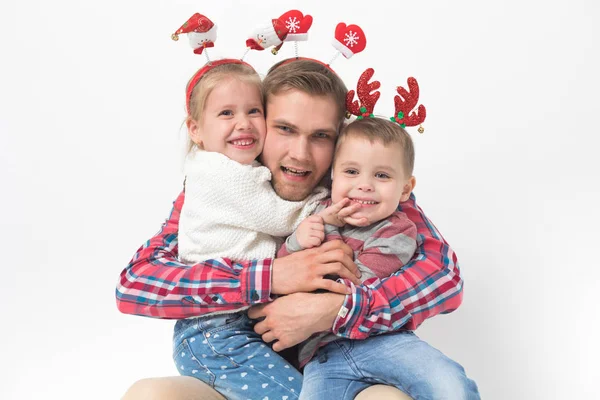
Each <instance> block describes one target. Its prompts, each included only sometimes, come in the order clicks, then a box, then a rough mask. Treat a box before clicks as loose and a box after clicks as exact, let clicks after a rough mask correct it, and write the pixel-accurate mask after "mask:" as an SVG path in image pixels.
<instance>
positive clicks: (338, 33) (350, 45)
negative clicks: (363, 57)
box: [332, 22, 367, 58]
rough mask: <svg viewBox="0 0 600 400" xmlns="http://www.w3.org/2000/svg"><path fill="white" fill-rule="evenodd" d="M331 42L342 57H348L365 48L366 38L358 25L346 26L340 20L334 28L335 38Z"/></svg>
mask: <svg viewBox="0 0 600 400" xmlns="http://www.w3.org/2000/svg"><path fill="white" fill-rule="evenodd" d="M332 44H333V47H335V48H336V50H337V51H339V52H340V53H342V54H343V55H344V57H346V58H350V57H352V56H353V55H355V54H356V53H360V52H361V51H363V50H364V49H365V46H366V45H367V38H366V37H365V33H364V32H363V30H362V29H361V27H360V26H358V25H348V26H346V24H345V23H343V22H340V23H339V24H338V25H337V26H336V28H335V39H333V42H332Z"/></svg>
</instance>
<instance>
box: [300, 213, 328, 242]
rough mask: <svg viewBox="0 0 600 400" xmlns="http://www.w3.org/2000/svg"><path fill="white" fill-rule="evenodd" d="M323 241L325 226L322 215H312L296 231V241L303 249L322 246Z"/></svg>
mask: <svg viewBox="0 0 600 400" xmlns="http://www.w3.org/2000/svg"><path fill="white" fill-rule="evenodd" d="M323 239H325V225H324V224H323V218H322V217H321V216H320V215H311V216H310V217H308V218H306V219H305V220H304V221H302V222H301V223H300V225H298V229H296V240H297V241H298V244H299V245H300V246H301V247H302V248H303V249H311V248H313V247H317V246H320V245H321V243H323Z"/></svg>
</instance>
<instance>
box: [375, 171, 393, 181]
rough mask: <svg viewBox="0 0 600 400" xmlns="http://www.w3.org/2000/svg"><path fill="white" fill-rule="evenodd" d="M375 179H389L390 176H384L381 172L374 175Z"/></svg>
mask: <svg viewBox="0 0 600 400" xmlns="http://www.w3.org/2000/svg"><path fill="white" fill-rule="evenodd" d="M375 178H379V179H389V178H390V176H389V175H388V174H384V173H383V172H378V173H376V174H375Z"/></svg>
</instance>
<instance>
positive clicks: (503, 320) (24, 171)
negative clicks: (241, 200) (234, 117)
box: [0, 0, 600, 399]
mask: <svg viewBox="0 0 600 400" xmlns="http://www.w3.org/2000/svg"><path fill="white" fill-rule="evenodd" d="M334 4H335V5H334ZM292 8H299V9H301V10H302V11H304V12H305V13H308V14H311V15H313V17H314V20H315V22H314V24H313V27H312V29H311V31H310V36H311V40H310V42H307V43H300V51H301V54H302V55H305V56H311V57H317V58H320V59H322V60H324V61H328V60H329V59H330V58H331V57H332V56H333V55H334V53H335V51H334V49H333V47H332V46H331V45H330V41H331V38H332V36H333V31H334V27H335V25H336V24H337V22H340V21H344V22H347V23H357V24H359V25H361V26H362V27H363V29H364V31H365V32H366V35H367V37H368V41H369V44H368V46H367V48H366V50H365V51H364V52H363V53H361V54H358V55H356V56H354V57H353V58H352V59H350V60H345V59H344V58H342V57H340V58H338V59H337V60H336V62H335V63H334V67H335V69H336V70H337V71H338V72H339V74H340V75H341V76H342V78H343V79H344V80H345V81H346V82H347V83H348V86H349V87H352V86H353V84H354V82H355V81H356V79H357V78H358V76H359V75H360V72H362V70H364V69H365V68H366V67H369V66H372V67H374V68H375V70H376V78H378V79H379V80H381V82H382V85H383V88H382V98H381V100H380V102H379V105H378V108H377V110H378V112H379V113H380V114H383V115H391V114H392V113H393V104H392V96H393V94H394V93H393V90H394V87H395V86H396V85H398V84H404V83H405V82H406V80H405V79H406V77H407V76H409V75H414V76H415V77H417V78H418V79H419V82H420V85H421V100H422V102H423V103H424V104H425V105H426V106H427V111H428V118H427V121H426V123H425V128H426V131H425V134H424V135H422V136H421V135H418V134H416V133H415V143H416V147H417V167H416V171H415V173H416V176H417V180H418V185H417V188H416V191H415V193H416V195H417V198H418V201H419V204H420V205H421V206H422V207H423V208H424V210H425V211H426V212H427V214H428V215H429V217H430V218H431V219H432V220H433V221H434V222H435V223H436V225H437V226H438V228H439V229H440V230H441V231H442V233H443V234H444V236H445V237H446V239H448V241H449V242H450V243H451V245H452V246H453V248H454V249H455V250H456V252H457V254H458V256H459V259H460V265H461V270H462V273H463V276H464V279H465V282H466V283H465V291H464V302H463V305H462V307H461V308H460V309H459V310H458V311H456V312H454V313H452V314H449V315H445V316H439V317H436V318H434V319H432V320H429V321H427V322H425V323H424V324H423V326H422V327H421V328H419V334H420V335H421V336H422V337H423V338H425V339H426V340H428V341H429V342H430V343H432V344H433V345H434V346H436V347H438V348H440V349H441V350H442V351H444V352H445V353H446V354H448V355H449V356H451V357H452V358H454V359H455V360H457V361H458V362H460V363H461V364H462V365H463V366H464V367H465V368H466V370H467V373H468V374H469V375H470V376H471V377H472V378H474V379H475V380H476V381H477V383H478V385H479V388H480V390H481V394H482V397H483V398H485V399H505V398H513V399H515V398H516V399H531V398H536V399H551V398H556V399H559V398H561V399H562V398H569V399H575V398H597V392H598V390H599V389H598V386H597V385H598V381H599V378H600V367H599V366H598V359H599V358H600V346H599V345H598V341H599V338H600V331H599V327H598V325H599V324H598V307H597V303H598V294H599V289H600V272H599V270H600V261H599V255H598V247H599V246H598V233H597V227H598V225H599V224H600V218H599V215H600V213H599V211H598V204H599V202H600V189H599V187H598V186H599V184H598V181H599V179H598V176H597V175H598V171H600V163H599V161H598V158H599V157H598V143H599V140H598V135H599V134H600V128H599V127H598V126H599V121H598V118H600V106H599V100H598V92H599V91H600V78H599V77H598V71H600V61H599V54H598V53H599V40H600V28H598V21H599V20H600V6H599V4H598V2H596V1H593V0H588V1H583V0H572V1H569V2H567V1H560V2H559V1H552V0H546V1H533V0H521V1H514V0H510V1H495V2H488V1H486V2H483V1H475V0H472V1H452V2H450V1H411V2H409V1H395V2H383V1H380V2H378V1H361V2H359V1H346V2H344V3H341V2H339V3H338V2H335V3H334V2H325V1H322V0H321V1H308V0H305V1H302V2H300V1H288V2H283V1H273V0H265V1H262V2H254V3H250V2H234V1H225V0H220V1H216V0H215V1H213V2H203V1H199V0H197V1H187V2H186V1H168V2H167V1H115V0H104V1H101V2H100V1H98V2H89V1H75V0H71V1H69V0H60V1H41V0H30V1H11V2H8V1H5V0H3V1H2V4H1V5H0V59H1V61H0V71H1V73H0V157H1V158H0V177H1V181H0V187H1V190H2V196H1V197H0V212H1V213H2V216H1V218H0V221H1V230H0V243H1V246H2V247H1V248H2V278H1V280H0V288H1V289H2V290H1V299H2V305H1V306H0V310H1V311H0V312H1V320H2V329H1V332H2V333H1V340H0V369H1V371H0V376H1V381H2V384H1V385H0V398H2V399H29V398H31V399H33V398H42V397H43V398H52V399H54V398H57V399H58V398H61V399H79V398H89V399H115V398H118V397H119V396H120V395H121V394H122V393H123V392H124V391H125V389H126V388H127V387H128V386H129V385H130V384H131V383H133V382H134V381H135V380H136V379H139V378H143V377H149V376H159V375H172V374H175V373H176V371H175V369H174V367H173V364H172V361H171V356H170V354H171V342H170V335H171V329H172V322H171V321H161V320H153V319H149V318H142V317H136V316H128V315H121V314H119V312H118V311H117V309H116V307H115V300H114V288H115V283H116V281H117V278H118V275H119V273H120V272H121V270H122V269H123V268H124V267H125V266H126V265H127V262H128V261H129V259H130V257H131V256H132V255H133V253H134V252H135V250H136V249H137V248H138V246H140V245H141V244H142V243H143V242H144V241H145V240H146V239H148V238H149V237H150V236H152V235H153V234H154V233H155V232H156V230H157V229H158V228H159V226H160V223H161V222H162V220H163V219H164V218H165V217H166V216H167V214H168V211H169V210H170V207H171V202H172V201H173V200H174V199H175V197H176V196H177V194H178V193H179V191H180V189H181V183H182V176H181V169H180V167H181V143H182V137H183V133H182V132H181V131H180V126H181V123H182V121H183V118H184V87H185V83H186V82H187V80H188V79H189V77H190V76H191V75H192V74H193V72H194V71H195V70H196V69H197V68H198V67H199V66H200V65H201V64H202V63H203V62H204V57H203V56H196V55H194V54H193V53H192V51H191V48H189V46H188V45H187V39H186V38H185V37H182V39H183V40H180V41H179V42H172V41H171V39H170V35H171V33H173V32H174V31H175V30H176V29H177V28H179V26H180V25H181V24H182V23H183V22H185V20H187V18H188V17H189V16H191V15H192V14H193V13H194V12H196V11H199V12H202V13H204V14H206V15H207V16H209V17H210V18H211V19H212V20H213V21H215V22H216V23H217V24H218V25H219V37H218V40H217V47H215V48H214V49H212V53H211V54H212V56H213V57H215V58H216V57H219V56H231V57H240V56H241V54H242V53H243V52H244V42H245V39H246V36H247V34H248V33H249V32H250V31H251V30H252V29H253V28H254V27H255V26H256V25H257V24H260V23H263V22H266V21H268V20H269V19H270V18H275V17H278V16H279V15H281V14H282V13H283V12H285V11H287V10H288V9H292ZM292 55H293V46H291V45H284V47H283V49H282V50H281V52H280V54H279V56H277V57H274V56H273V55H271V54H270V52H262V53H260V52H254V51H253V52H251V53H250V54H249V55H248V56H247V58H246V60H247V61H249V62H251V63H252V64H254V65H255V66H256V68H257V69H258V70H259V71H260V72H262V73H266V71H267V69H268V67H269V66H270V65H271V64H272V63H273V62H275V61H276V60H279V59H281V58H287V57H289V56H292ZM413 132H414V130H413Z"/></svg>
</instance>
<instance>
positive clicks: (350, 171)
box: [344, 169, 358, 175]
mask: <svg viewBox="0 0 600 400" xmlns="http://www.w3.org/2000/svg"><path fill="white" fill-rule="evenodd" d="M344 173H346V174H348V175H358V171H357V170H355V169H347V170H345V171H344Z"/></svg>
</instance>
